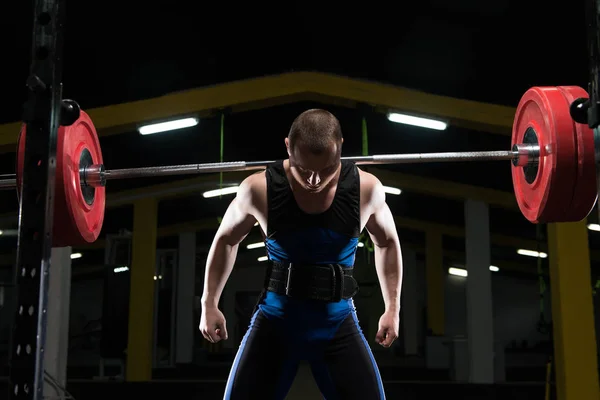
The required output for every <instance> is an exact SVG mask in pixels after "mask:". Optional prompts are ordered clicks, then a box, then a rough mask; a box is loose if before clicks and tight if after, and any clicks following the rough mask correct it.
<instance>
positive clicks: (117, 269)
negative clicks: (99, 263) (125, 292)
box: [113, 267, 129, 274]
mask: <svg viewBox="0 0 600 400" xmlns="http://www.w3.org/2000/svg"><path fill="white" fill-rule="evenodd" d="M125 271H129V268H128V267H116V268H115V269H113V272H114V273H115V274H118V273H119V272H125Z"/></svg>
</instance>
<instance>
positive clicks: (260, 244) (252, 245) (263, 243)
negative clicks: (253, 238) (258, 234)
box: [246, 242, 265, 250]
mask: <svg viewBox="0 0 600 400" xmlns="http://www.w3.org/2000/svg"><path fill="white" fill-rule="evenodd" d="M260 247H265V242H258V243H250V244H249V245H248V246H246V248H247V249H248V250H252V249H258V248H260Z"/></svg>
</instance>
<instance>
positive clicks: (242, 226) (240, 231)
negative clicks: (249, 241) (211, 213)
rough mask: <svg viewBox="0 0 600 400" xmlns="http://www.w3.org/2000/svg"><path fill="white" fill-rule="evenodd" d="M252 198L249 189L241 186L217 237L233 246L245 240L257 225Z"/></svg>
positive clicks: (226, 213) (224, 216) (226, 212)
mask: <svg viewBox="0 0 600 400" xmlns="http://www.w3.org/2000/svg"><path fill="white" fill-rule="evenodd" d="M250 197H251V192H250V190H249V188H246V187H243V186H241V187H240V191H239V192H238V195H237V196H236V197H235V198H234V199H233V201H232V202H231V203H230V204H229V207H227V211H225V214H224V215H223V219H222V220H221V225H220V226H219V229H218V231H217V236H218V237H219V238H221V239H223V240H225V242H226V243H227V244H229V245H231V246H234V245H236V244H238V243H240V242H241V241H242V240H244V238H245V237H246V236H247V235H248V233H250V230H251V229H252V227H253V226H254V224H255V223H256V218H255V217H254V215H253V213H252V206H251V204H252V199H251V198H250Z"/></svg>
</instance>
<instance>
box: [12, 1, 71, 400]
mask: <svg viewBox="0 0 600 400" xmlns="http://www.w3.org/2000/svg"><path fill="white" fill-rule="evenodd" d="M64 5H65V1H64V0H35V1H34V7H33V12H34V23H33V36H32V55H31V57H32V59H31V67H30V71H29V77H28V79H27V89H28V100H27V102H26V104H25V107H24V110H23V111H24V115H23V122H25V123H26V124H27V135H26V143H25V154H24V156H23V158H24V168H23V175H22V187H21V192H20V194H19V197H20V204H19V238H18V244H17V246H18V249H17V262H16V266H17V286H16V289H17V309H16V313H15V320H14V327H13V332H12V338H11V354H10V385H9V398H10V399H35V400H41V399H42V398H43V387H44V345H45V340H46V310H47V303H48V281H49V279H48V278H49V273H50V258H51V254H52V225H53V206H54V176H55V168H56V142H57V132H58V128H59V121H60V111H61V100H62V99H61V97H62V46H63V38H62V33H63V24H64ZM16 134H17V132H15V135H16Z"/></svg>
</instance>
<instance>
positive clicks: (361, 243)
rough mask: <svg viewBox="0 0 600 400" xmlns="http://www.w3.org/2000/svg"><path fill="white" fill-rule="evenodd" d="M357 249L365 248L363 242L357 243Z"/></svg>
mask: <svg viewBox="0 0 600 400" xmlns="http://www.w3.org/2000/svg"><path fill="white" fill-rule="evenodd" d="M357 246H358V247H365V244H364V243H363V242H358V245H357Z"/></svg>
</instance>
